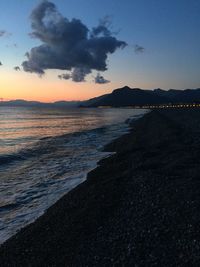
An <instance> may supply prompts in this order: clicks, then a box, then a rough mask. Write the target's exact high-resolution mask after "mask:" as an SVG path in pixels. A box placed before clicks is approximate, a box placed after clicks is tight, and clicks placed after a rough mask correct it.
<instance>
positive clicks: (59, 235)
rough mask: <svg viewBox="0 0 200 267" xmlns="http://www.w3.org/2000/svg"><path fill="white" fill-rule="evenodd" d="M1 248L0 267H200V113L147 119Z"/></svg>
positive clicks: (165, 112) (163, 112) (110, 146)
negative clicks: (85, 175) (111, 153)
mask: <svg viewBox="0 0 200 267" xmlns="http://www.w3.org/2000/svg"><path fill="white" fill-rule="evenodd" d="M105 150H106V151H116V152H117V153H116V154H113V155H112V156H110V157H109V158H106V159H103V160H101V161H100V162H99V166H98V167H97V168H96V169H95V170H93V171H91V172H90V173H89V174H88V178H87V180H86V181H85V182H84V183H82V184H80V185H79V186H78V187H76V188H75V189H73V190H72V191H70V192H69V193H68V194H66V195H65V196H64V197H62V198H61V199H60V200H59V201H58V202H57V203H55V204H54V205H53V206H52V207H50V208H49V209H48V210H47V212H46V213H45V214H44V215H43V216H41V217H40V218H39V219H38V220H37V221H35V222H34V223H32V224H30V225H29V226H27V227H25V228H24V229H22V230H21V231H20V232H19V233H18V234H16V235H15V236H14V237H12V238H11V239H9V240H8V241H7V242H5V243H4V244H3V245H2V246H1V247H0V266H1V267H4V266H11V267H14V266H17V267H18V266H19V267H23V266H25V267H28V266H43V267H44V266H69V267H72V266H74V267H75V266H77V267H79V266H137V267H138V266H200V109H194V110H192V109H191V110H190V109H187V110H183V109H180V110H161V111H152V112H150V113H148V114H146V115H145V116H144V117H143V118H141V119H139V120H138V121H136V122H134V123H133V125H132V130H131V132H130V133H128V134H126V135H124V136H122V137H120V138H119V139H117V140H115V141H114V142H112V143H111V144H108V145H107V146H106V147H105Z"/></svg>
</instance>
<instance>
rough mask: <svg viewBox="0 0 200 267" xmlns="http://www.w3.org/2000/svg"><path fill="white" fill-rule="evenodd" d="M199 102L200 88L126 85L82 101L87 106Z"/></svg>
mask: <svg viewBox="0 0 200 267" xmlns="http://www.w3.org/2000/svg"><path fill="white" fill-rule="evenodd" d="M192 102H196V103H197V102H200V89H186V90H175V89H170V90H168V91H165V90H162V89H155V90H143V89H140V88H133V89H131V88H129V87H128V86H125V87H122V88H119V89H115V90H114V91H113V92H112V93H111V94H107V95H103V96H101V97H98V98H94V99H90V100H89V101H86V102H85V103H84V105H85V106H88V107H98V106H112V107H125V106H137V105H138V106H141V105H156V104H169V103H192Z"/></svg>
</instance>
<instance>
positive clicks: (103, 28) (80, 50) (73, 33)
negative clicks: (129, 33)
mask: <svg viewBox="0 0 200 267" xmlns="http://www.w3.org/2000/svg"><path fill="white" fill-rule="evenodd" d="M107 23H108V22H106V21H105V20H104V22H100V24H99V25H98V26H97V27H95V28H93V29H92V30H91V31H90V30H89V29H88V27H87V26H86V25H84V24H83V23H82V22H81V21H80V20H78V19H72V20H71V21H70V20H68V19H67V18H65V17H63V16H62V15H61V14H60V13H59V12H58V11H57V8H56V6H55V4H53V3H52V2H49V1H43V2H41V3H40V4H39V5H38V6H37V7H36V8H35V9H34V10H33V11H32V14H31V27H32V29H33V31H32V33H31V36H32V37H34V38H37V39H39V40H40V41H41V42H42V44H41V45H40V46H36V47H33V48H32V49H31V50H30V51H29V52H27V53H26V57H27V60H26V61H24V62H23V63H22V66H23V69H24V71H27V72H32V73H37V74H39V75H43V74H44V73H45V71H46V70H47V69H59V70H68V71H71V74H70V78H71V79H72V80H73V81H75V82H81V81H85V77H86V76H87V75H88V74H89V73H91V72H92V71H93V70H97V71H105V70H107V68H108V66H107V59H108V55H109V54H113V53H114V52H115V51H116V50H117V49H118V48H124V47H125V46H126V45H127V44H126V42H124V41H120V40H118V39H117V38H116V37H114V36H112V33H111V32H110V30H109V29H108V27H107Z"/></svg>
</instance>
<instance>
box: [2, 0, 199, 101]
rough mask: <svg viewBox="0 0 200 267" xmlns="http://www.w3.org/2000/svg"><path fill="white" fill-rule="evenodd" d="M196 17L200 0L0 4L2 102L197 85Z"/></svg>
mask: <svg viewBox="0 0 200 267" xmlns="http://www.w3.org/2000/svg"><path fill="white" fill-rule="evenodd" d="M42 12H43V13H42ZM199 13H200V1H199V0H190V1H188V0H168V1H164V0H124V1H122V0H109V1H108V0H101V1H100V0H66V1H65V0H51V1H50V0H49V1H39V0H28V1H27V0H1V1H0V62H1V63H2V65H1V66H0V98H4V99H5V100H8V99H26V100H39V101H44V102H52V101H57V100H83V99H88V98H92V97H95V96H99V95H102V94H105V93H109V92H111V91H112V90H113V89H115V88H120V87H122V86H124V85H128V86H130V87H132V88H133V87H139V88H145V89H154V88H163V89H168V88H176V89H184V88H199V87H200V72H199V71H200V68H199V67H200V31H199V29H200V16H199Z"/></svg>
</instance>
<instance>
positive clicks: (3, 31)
mask: <svg viewBox="0 0 200 267" xmlns="http://www.w3.org/2000/svg"><path fill="white" fill-rule="evenodd" d="M11 35H12V34H11V33H9V32H7V31H5V30H0V37H10V36H11Z"/></svg>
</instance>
